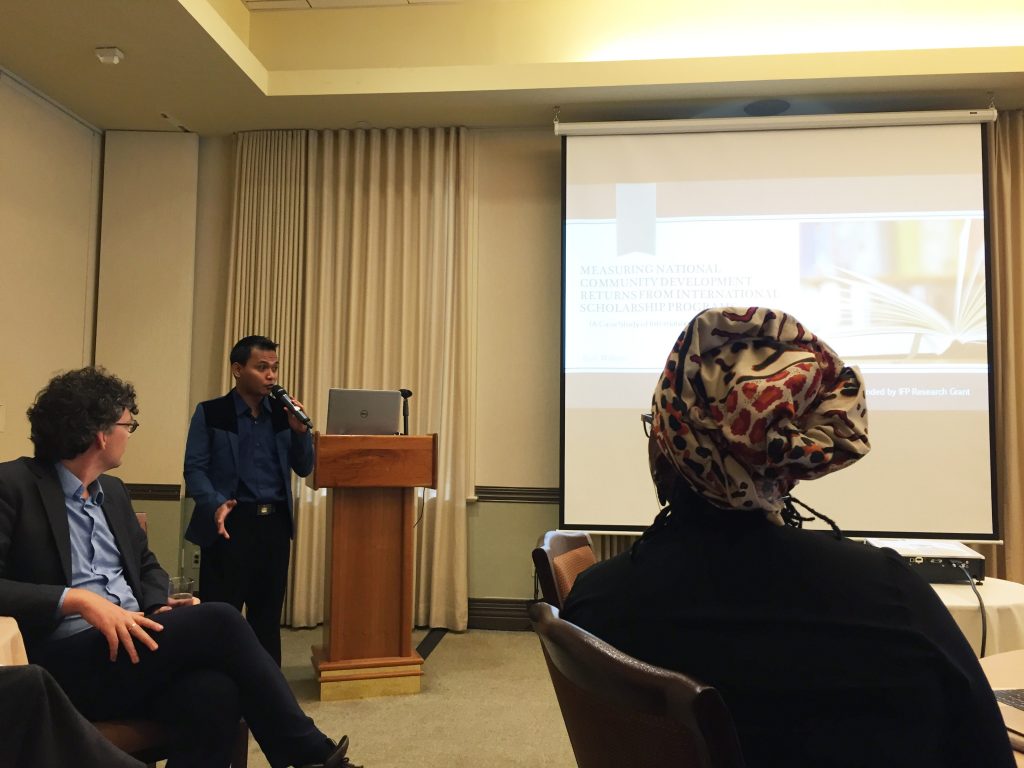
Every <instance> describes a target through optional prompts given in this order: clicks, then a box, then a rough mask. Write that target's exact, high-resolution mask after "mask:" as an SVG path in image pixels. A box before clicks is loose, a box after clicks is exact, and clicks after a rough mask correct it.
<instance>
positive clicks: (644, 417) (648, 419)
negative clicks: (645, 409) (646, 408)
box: [640, 413, 654, 437]
mask: <svg viewBox="0 0 1024 768" xmlns="http://www.w3.org/2000/svg"><path fill="white" fill-rule="evenodd" d="M640 421H641V422H642V423H643V426H644V434H645V435H647V437H650V436H651V426H653V424H654V414H652V413H641V414H640Z"/></svg>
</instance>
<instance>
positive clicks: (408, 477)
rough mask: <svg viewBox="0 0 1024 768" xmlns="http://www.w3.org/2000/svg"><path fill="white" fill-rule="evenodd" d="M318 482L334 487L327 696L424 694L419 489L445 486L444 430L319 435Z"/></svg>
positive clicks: (323, 676) (316, 660)
mask: <svg viewBox="0 0 1024 768" xmlns="http://www.w3.org/2000/svg"><path fill="white" fill-rule="evenodd" d="M314 440H315V446H316V464H315V466H314V468H313V477H312V485H313V487H314V488H328V489H330V490H329V492H328V505H329V508H330V511H329V516H328V525H327V552H326V568H325V583H324V600H325V614H326V615H325V616H324V635H323V645H322V646H313V658H312V661H313V669H314V671H315V672H316V673H317V678H318V680H319V681H320V699H321V700H323V701H331V700H339V699H360V698H365V697H368V696H394V695H401V694H407V693H419V690H420V677H421V676H422V675H423V659H422V657H421V656H420V655H419V654H418V653H416V651H415V650H413V647H412V613H413V603H412V575H413V546H414V542H413V532H412V527H413V515H414V512H415V500H416V491H415V489H416V488H417V487H428V488H436V487H437V435H321V434H319V433H317V434H316V435H315V437H314Z"/></svg>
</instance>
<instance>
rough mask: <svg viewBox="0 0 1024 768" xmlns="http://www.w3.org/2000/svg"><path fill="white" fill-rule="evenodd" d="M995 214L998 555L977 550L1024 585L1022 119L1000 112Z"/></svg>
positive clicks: (994, 129)
mask: <svg viewBox="0 0 1024 768" xmlns="http://www.w3.org/2000/svg"><path fill="white" fill-rule="evenodd" d="M987 130H988V145H989V164H988V170H989V189H988V193H989V209H990V211H991V213H992V226H991V231H992V242H991V248H992V307H991V311H992V314H993V329H994V334H993V335H994V338H993V348H994V350H995V371H996V377H995V382H996V387H995V388H996V393H995V407H996V415H997V421H996V480H997V484H998V488H999V507H998V514H999V518H1000V526H1001V530H1002V535H1003V541H1004V545H1003V546H1002V547H994V546H985V547H980V549H981V551H982V552H983V553H984V554H985V555H986V558H987V560H988V561H989V562H988V568H987V571H988V572H989V573H991V574H992V575H994V576H1000V577H1002V578H1007V579H1010V580H1012V581H1024V551H1022V548H1024V480H1022V477H1021V462H1022V461H1024V444H1022V437H1024V432H1022V430H1021V418H1022V417H1024V410H1022V406H1021V397H1022V394H1024V350H1022V348H1021V345H1022V344H1024V332H1022V331H1024V328H1022V325H1021V318H1022V312H1024V112H1022V111H1020V110H1017V111H1013V112H1003V113H1001V114H1000V115H999V119H998V120H997V121H996V122H995V123H994V124H992V125H990V126H989V127H988V128H987Z"/></svg>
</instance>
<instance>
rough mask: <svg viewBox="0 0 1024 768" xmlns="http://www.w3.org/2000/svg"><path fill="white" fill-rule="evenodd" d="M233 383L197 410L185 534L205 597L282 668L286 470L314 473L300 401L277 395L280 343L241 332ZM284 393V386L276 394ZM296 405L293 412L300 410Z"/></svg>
mask: <svg viewBox="0 0 1024 768" xmlns="http://www.w3.org/2000/svg"><path fill="white" fill-rule="evenodd" d="M230 361H231V375H232V377H233V378H234V381H235V386H234V388H233V389H232V390H231V391H230V392H228V393H227V394H226V395H224V396H223V397H219V398H216V399H214V400H207V401H205V402H202V403H200V404H199V405H198V406H197V407H196V411H195V414H194V415H193V416H192V423H191V424H190V426H189V430H188V440H187V442H186V444H185V484H186V487H187V489H188V494H189V495H190V496H192V498H193V499H194V500H195V509H194V510H193V512H192V519H191V521H190V522H189V525H188V529H187V530H186V531H185V538H187V539H188V540H189V541H191V542H193V543H195V544H198V545H199V546H200V547H202V560H201V563H200V568H199V589H200V594H201V596H202V598H203V599H204V600H208V601H219V602H225V603H230V604H231V605H233V606H235V607H236V608H238V609H239V610H241V608H242V606H243V605H244V606H245V608H246V617H247V618H248V621H249V624H250V625H251V626H252V628H253V631H254V632H255V633H256V636H257V637H258V638H259V641H260V643H261V644H262V645H263V647H264V648H266V649H267V652H268V653H269V654H270V655H271V656H272V657H273V658H274V660H275V661H277V663H278V664H279V665H280V663H281V626H280V625H281V608H282V606H283V605H284V595H285V588H286V585H287V581H288V560H289V557H290V553H291V538H292V536H293V535H294V517H293V515H292V492H291V473H292V472H295V473H296V474H298V475H299V476H301V477H305V476H306V475H308V474H309V473H310V472H312V471H313V436H312V432H311V431H310V429H309V419H308V418H306V417H305V414H304V413H303V412H302V404H301V403H299V402H297V401H293V400H288V404H289V405H291V406H292V407H286V404H285V403H284V402H282V401H283V400H284V399H285V398H287V395H285V398H281V397H279V396H274V392H272V390H275V389H277V390H279V389H280V388H278V387H277V371H278V357H277V344H276V343H275V342H273V341H271V340H270V339H268V338H267V337H265V336H246V337H245V338H243V339H240V340H239V341H238V342H237V343H236V344H235V345H234V347H233V348H232V349H231V355H230ZM282 391H283V390H282ZM296 411H297V412H298V413H297V414H296Z"/></svg>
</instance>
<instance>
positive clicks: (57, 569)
mask: <svg viewBox="0 0 1024 768" xmlns="http://www.w3.org/2000/svg"><path fill="white" fill-rule="evenodd" d="M99 480H100V485H101V486H102V487H103V514H104V515H105V516H106V518H107V524H108V525H109V526H110V531H111V533H112V534H113V535H114V541H115V542H117V548H118V550H120V552H121V558H122V561H123V563H124V573H125V579H126V580H127V582H128V586H129V587H131V590H132V593H134V595H135V598H136V599H137V600H138V601H139V605H140V606H142V609H143V611H145V612H146V613H149V612H150V611H153V610H156V609H157V608H159V607H160V606H162V605H164V604H166V602H167V573H166V572H165V571H164V569H163V568H161V567H160V563H158V562H157V559H156V556H155V555H154V554H153V553H152V552H151V551H150V550H149V545H148V541H147V539H146V534H145V532H144V531H143V530H142V528H141V526H139V523H138V520H137V519H136V517H135V511H134V510H133V509H132V504H131V500H130V499H129V497H128V491H127V489H126V488H125V487H124V483H122V482H121V481H120V480H118V479H117V478H116V477H112V476H110V475H100V478H99ZM70 585H71V533H70V529H69V528H68V515H67V508H66V507H65V505H64V491H63V489H62V488H61V484H60V478H59V477H58V476H57V470H56V468H55V467H54V465H53V464H52V463H50V462H47V461H39V460H37V459H30V458H27V457H22V458H20V459H16V460H15V461H7V462H3V463H0V614H3V615H7V616H13V617H14V618H15V619H16V620H17V621H18V626H19V627H20V628H21V632H22V634H23V635H24V637H25V645H26V646H27V648H28V652H29V656H30V657H31V655H32V649H33V646H34V645H35V644H36V643H38V642H39V641H41V640H42V639H43V638H45V637H46V636H47V635H49V634H50V633H51V632H52V631H53V630H54V629H55V628H56V627H57V624H58V623H59V620H60V616H58V614H57V606H58V605H59V603H60V596H61V594H62V593H63V591H64V588H65V587H68V586H70Z"/></svg>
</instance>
